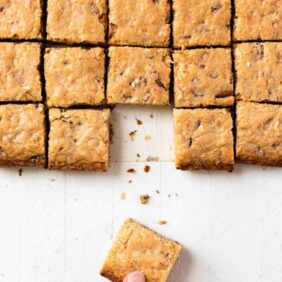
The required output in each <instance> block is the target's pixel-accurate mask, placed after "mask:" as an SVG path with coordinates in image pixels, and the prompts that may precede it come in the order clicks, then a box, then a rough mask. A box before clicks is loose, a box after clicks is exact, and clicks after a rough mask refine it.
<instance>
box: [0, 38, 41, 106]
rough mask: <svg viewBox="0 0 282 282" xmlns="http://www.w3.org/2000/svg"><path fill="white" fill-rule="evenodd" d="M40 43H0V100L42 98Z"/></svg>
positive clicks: (32, 99)
mask: <svg viewBox="0 0 282 282" xmlns="http://www.w3.org/2000/svg"><path fill="white" fill-rule="evenodd" d="M39 64H40V44H38V43H8V42H2V43H1V44H0V101H9V102H10V101H33V102H38V101H41V100H42V96H41V81H40V73H39V70H38V68H39Z"/></svg>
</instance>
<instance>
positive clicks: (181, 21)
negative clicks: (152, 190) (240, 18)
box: [173, 0, 231, 48]
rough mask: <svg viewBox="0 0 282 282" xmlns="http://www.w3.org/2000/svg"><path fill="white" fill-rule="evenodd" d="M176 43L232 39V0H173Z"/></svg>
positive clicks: (208, 43) (219, 42)
mask: <svg viewBox="0 0 282 282" xmlns="http://www.w3.org/2000/svg"><path fill="white" fill-rule="evenodd" d="M173 9H174V19H173V38H174V47H177V48H183V47H190V46H212V45H221V46H226V45H229V44H230V42H231V30H230V21H231V0H209V1H206V0H173Z"/></svg>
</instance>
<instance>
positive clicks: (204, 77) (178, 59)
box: [173, 48, 234, 107]
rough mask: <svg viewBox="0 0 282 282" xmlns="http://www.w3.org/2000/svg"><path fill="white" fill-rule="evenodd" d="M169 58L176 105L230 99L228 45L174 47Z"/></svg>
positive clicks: (229, 102)
mask: <svg viewBox="0 0 282 282" xmlns="http://www.w3.org/2000/svg"><path fill="white" fill-rule="evenodd" d="M173 58H174V100H175V101H174V102H175V106H176V107H200V106H230V105H232V104H233V103H234V94H233V75H232V67H231V51H230V49H220V48H216V49H194V50H185V51H174V54H173Z"/></svg>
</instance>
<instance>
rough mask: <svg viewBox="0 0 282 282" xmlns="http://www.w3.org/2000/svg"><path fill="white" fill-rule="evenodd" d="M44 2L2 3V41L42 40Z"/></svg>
mask: <svg viewBox="0 0 282 282" xmlns="http://www.w3.org/2000/svg"><path fill="white" fill-rule="evenodd" d="M42 1H43V0H29V1H22V0H13V1H5V0H4V1H1V2H0V39H42V22H41V17H42Z"/></svg>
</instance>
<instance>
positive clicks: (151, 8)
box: [109, 0, 170, 47]
mask: <svg viewBox="0 0 282 282" xmlns="http://www.w3.org/2000/svg"><path fill="white" fill-rule="evenodd" d="M109 9H110V13H109V21H110V24H109V43H110V44H112V45H129V46H130V45H138V46H160V47H166V46H168V45H169V39H170V25H169V21H170V16H169V15H170V4H169V1H168V0H139V1H132V0H110V1H109Z"/></svg>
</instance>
